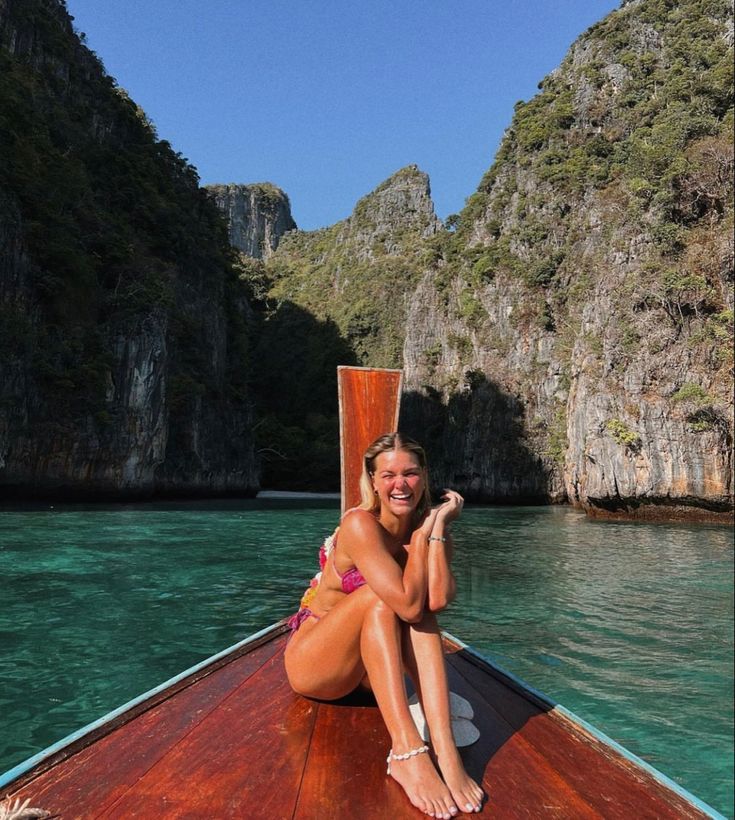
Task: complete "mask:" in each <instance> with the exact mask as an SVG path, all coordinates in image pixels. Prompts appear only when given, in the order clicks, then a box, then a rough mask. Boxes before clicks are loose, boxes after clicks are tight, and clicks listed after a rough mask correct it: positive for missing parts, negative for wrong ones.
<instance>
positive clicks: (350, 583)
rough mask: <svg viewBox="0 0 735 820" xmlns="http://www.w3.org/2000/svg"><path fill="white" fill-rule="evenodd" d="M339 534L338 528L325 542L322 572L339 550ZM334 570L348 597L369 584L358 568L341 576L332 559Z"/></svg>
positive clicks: (351, 569) (322, 548)
mask: <svg viewBox="0 0 735 820" xmlns="http://www.w3.org/2000/svg"><path fill="white" fill-rule="evenodd" d="M350 512H351V511H350ZM346 514H347V513H345V515H346ZM338 533H339V527H337V529H336V530H335V531H334V532H333V533H332V535H331V536H330V537H329V538H327V539H326V540H325V542H324V543H323V544H322V546H321V547H320V549H319V568H320V569H321V570H322V571H324V567H325V566H326V564H327V559H328V558H329V556H330V555H331V554H332V553H333V552H334V550H335V549H336V548H337V534H338ZM332 569H333V570H334V574H335V575H336V576H337V578H339V580H340V584H341V585H342V592H346V593H347V594H348V595H349V594H350V593H351V592H354V591H355V590H356V589H359V588H360V587H361V586H363V585H364V584H366V583H367V581H366V580H365V579H364V578H363V576H362V573H361V572H360V570H359V569H358V568H357V567H350V568H349V569H348V570H347V572H345V573H344V574H340V572H339V570H338V569H337V567H336V566H335V563H334V559H332Z"/></svg>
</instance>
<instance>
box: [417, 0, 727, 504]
mask: <svg viewBox="0 0 735 820" xmlns="http://www.w3.org/2000/svg"><path fill="white" fill-rule="evenodd" d="M541 88H542V91H541V93H540V94H539V95H538V96H537V97H536V98H534V99H533V100H531V101H530V102H529V103H525V104H519V105H518V106H517V110H516V116H515V118H514V120H513V123H512V125H511V127H510V129H509V131H508V133H507V135H506V138H505V140H504V142H503V145H502V146H501V149H500V151H499V154H498V158H497V160H496V162H495V164H494V166H493V167H492V168H491V170H490V171H489V172H488V174H487V175H486V177H485V179H484V180H483V182H482V184H481V186H480V189H479V190H478V192H477V193H476V194H475V195H473V196H472V197H471V198H470V199H469V200H468V203H467V207H466V208H465V210H464V211H463V212H462V214H461V215H460V217H459V220H458V226H457V230H456V233H455V234H454V235H453V236H452V237H450V238H448V239H447V240H446V241H445V243H444V246H443V249H442V251H441V255H440V258H439V262H438V264H437V266H436V267H435V268H434V269H430V270H429V271H427V273H426V274H425V275H424V277H423V279H422V282H421V286H420V287H419V289H418V290H417V291H416V294H415V295H414V296H413V298H412V299H411V302H410V306H409V313H408V316H409V318H408V334H407V339H406V346H405V363H406V383H407V386H408V387H409V389H413V390H415V391H417V393H419V394H420V395H421V396H423V401H422V402H419V406H420V405H422V404H423V405H426V404H427V403H428V405H429V408H428V411H427V410H426V409H425V410H424V411H423V412H424V415H423V416H419V418H421V419H425V418H426V413H427V412H428V414H429V416H428V417H429V418H431V417H432V414H433V416H434V417H436V418H438V419H440V420H441V422H440V423H438V424H437V427H436V429H437V431H438V439H437V440H436V441H435V443H434V450H435V453H436V454H437V455H438V457H439V460H440V463H441V464H442V465H444V466H443V472H442V478H444V480H446V481H447V482H448V483H453V484H456V485H459V486H463V487H464V488H465V489H466V490H467V491H469V493H470V494H471V495H472V496H474V497H477V498H492V499H500V498H503V497H506V498H514V497H516V496H517V495H527V494H528V493H534V492H536V493H539V494H541V495H544V494H548V495H549V496H550V497H551V498H563V497H565V496H566V497H567V498H569V499H570V500H571V501H572V502H574V503H577V504H580V505H582V506H583V507H585V508H586V509H588V510H589V511H590V512H594V513H596V514H607V513H617V512H625V513H633V514H638V515H647V514H650V515H653V516H656V515H663V516H667V517H668V516H672V515H673V516H677V515H685V516H692V515H694V516H699V517H703V518H707V517H710V516H715V517H716V516H717V515H718V514H719V513H723V514H725V515H728V514H731V510H732V498H733V457H732V452H733V451H732V435H733V395H732V321H733V319H732V304H733V294H732V265H733V243H732V224H733V213H732V173H733V162H732V108H731V88H732V27H731V9H730V8H729V6H728V4H723V3H716V2H711V3H706V2H689V3H681V4H677V5H676V6H675V7H670V6H669V5H667V4H662V3H657V2H646V0H642V1H641V2H636V3H628V4H626V5H625V6H624V7H623V8H622V9H621V10H619V11H617V12H615V13H613V14H612V15H610V16H609V17H608V18H606V19H605V20H604V21H602V22H601V23H599V24H598V25H596V26H594V27H593V28H592V29H591V30H590V31H589V32H587V33H586V34H585V35H584V36H583V37H581V38H580V39H579V40H578V41H577V43H575V44H574V46H573V47H572V49H571V51H570V53H569V55H568V56H567V58H566V59H565V60H564V62H563V64H562V65H561V66H560V68H559V69H558V70H557V71H555V72H554V73H553V74H552V75H551V76H550V77H548V78H546V80H544V82H543V83H542V84H541ZM692 89H695V90H694V91H693V90H692ZM419 426H420V425H419ZM510 449H515V450H516V451H517V452H516V454H515V455H513V454H512V453H511V452H509V450H510ZM519 453H520V458H521V461H520V462H519V461H518V458H519ZM519 463H520V464H521V465H522V466H521V469H518V467H517V465H518V464H519ZM502 464H505V465H506V466H507V469H506V470H505V471H504V472H503V473H501V474H499V473H498V467H499V465H502ZM523 465H525V467H524V466H523ZM728 511H729V512H728Z"/></svg>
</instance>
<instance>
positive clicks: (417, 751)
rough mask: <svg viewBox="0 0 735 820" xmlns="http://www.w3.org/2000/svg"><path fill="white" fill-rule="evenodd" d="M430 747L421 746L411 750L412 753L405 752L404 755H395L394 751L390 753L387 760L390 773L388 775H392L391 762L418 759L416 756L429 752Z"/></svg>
mask: <svg viewBox="0 0 735 820" xmlns="http://www.w3.org/2000/svg"><path fill="white" fill-rule="evenodd" d="M428 751H429V747H428V746H419V748H418V749H411V751H410V752H404V754H402V755H394V754H393V749H391V750H390V751H389V752H388V757H387V758H386V759H385V762H386V763H387V764H388V771H387V774H390V762H391V760H408V758H409V757H416V755H422V754H424V752H428Z"/></svg>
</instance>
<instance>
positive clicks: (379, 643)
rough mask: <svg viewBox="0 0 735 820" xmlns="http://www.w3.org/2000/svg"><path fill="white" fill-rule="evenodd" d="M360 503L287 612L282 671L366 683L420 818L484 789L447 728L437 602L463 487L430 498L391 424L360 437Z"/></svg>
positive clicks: (319, 682) (323, 683) (334, 688)
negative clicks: (415, 705)
mask: <svg viewBox="0 0 735 820" xmlns="http://www.w3.org/2000/svg"><path fill="white" fill-rule="evenodd" d="M360 491H361V496H362V500H361V504H360V507H359V508H356V509H354V510H350V511H348V512H347V513H345V515H344V517H343V519H342V522H341V525H340V527H339V528H338V530H337V532H335V534H334V536H333V537H332V539H327V541H326V542H325V545H324V547H323V548H322V552H321V553H320V564H321V568H322V572H321V573H320V575H318V576H317V578H316V579H315V581H313V582H312V588H311V589H310V590H308V591H307V594H306V595H305V596H304V598H303V599H302V606H301V609H300V610H299V612H298V613H297V615H295V616H294V618H293V619H292V627H293V629H294V632H293V634H292V638H291V640H290V641H289V644H288V647H287V649H286V672H287V674H288V679H289V682H290V683H291V686H292V687H293V689H294V690H295V691H296V692H298V693H300V694H302V695H305V696H307V697H313V698H319V699H322V700H334V699H336V698H340V697H343V696H344V695H347V694H348V693H349V692H351V691H353V690H354V689H355V688H357V687H358V686H360V685H364V686H369V687H370V689H372V691H373V693H374V695H375V699H376V701H377V703H378V707H379V709H380V712H381V715H382V716H383V720H384V721H385V725H386V727H387V729H388V732H389V734H390V738H391V744H392V748H391V751H390V752H389V754H388V773H389V774H390V775H391V776H392V777H393V778H394V779H395V780H396V781H397V782H398V783H399V784H400V785H401V786H402V787H403V789H404V791H405V792H406V794H407V795H408V798H409V800H410V801H411V803H413V805H414V806H416V807H417V808H419V809H421V810H422V811H423V812H424V813H425V814H428V815H429V816H430V817H442V818H450V817H452V816H454V815H456V814H457V812H458V811H459V810H462V811H466V812H472V811H479V810H480V806H481V802H482V790H481V789H480V787H479V786H478V785H477V784H476V783H475V782H474V780H472V779H471V778H470V777H469V775H468V774H467V772H466V771H465V769H464V766H463V765H462V761H461V759H460V756H459V752H458V751H457V747H456V745H455V743H454V739H453V737H452V730H451V723H450V711H449V690H448V686H447V675H446V669H445V666H444V655H443V651H442V642H441V635H440V631H439V627H438V626H437V622H436V616H435V614H434V613H435V612H438V611H440V610H442V609H444V607H445V606H446V605H447V604H448V603H449V602H450V601H451V600H452V599H453V598H454V593H455V581H454V576H453V575H452V571H451V569H450V560H451V557H452V540H451V536H450V535H449V532H448V526H449V524H450V523H451V522H452V521H453V520H454V519H455V518H457V516H458V515H459V514H460V512H461V511H462V505H463V503H464V502H463V499H462V497H461V496H460V495H459V494H458V493H456V492H454V491H452V490H447V491H446V493H445V495H444V496H443V500H444V503H443V504H441V505H440V506H439V507H438V508H435V509H431V505H430V497H429V489H428V473H427V468H426V457H425V455H424V452H423V450H422V449H421V447H420V446H419V445H418V444H417V443H416V442H415V441H412V440H411V439H409V438H407V437H405V436H402V435H400V434H399V433H390V434H388V435H385V436H381V437H380V438H379V439H377V440H376V441H375V442H373V444H371V445H370V447H368V449H367V452H366V453H365V458H364V460H363V474H362V476H361V479H360ZM404 671H407V672H408V673H409V674H410V676H411V678H412V680H413V682H414V685H415V687H416V691H417V693H418V695H419V698H420V700H421V704H422V707H423V710H424V715H425V716H426V721H427V724H428V727H429V731H430V734H431V742H432V745H433V747H434V755H435V758H436V763H437V766H438V771H437V768H435V766H434V764H433V762H432V759H431V758H430V757H429V755H428V754H426V752H427V751H428V749H429V747H428V746H426V745H425V744H424V743H423V741H422V739H421V737H420V736H419V733H418V730H417V729H416V725H415V724H414V721H413V719H412V717H411V713H410V711H409V707H408V701H407V697H406V688H405V683H404Z"/></svg>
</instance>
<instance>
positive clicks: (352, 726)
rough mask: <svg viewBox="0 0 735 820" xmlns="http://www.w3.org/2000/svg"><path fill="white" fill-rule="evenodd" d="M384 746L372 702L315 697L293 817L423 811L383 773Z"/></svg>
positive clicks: (354, 818)
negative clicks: (316, 706) (316, 702)
mask: <svg viewBox="0 0 735 820" xmlns="http://www.w3.org/2000/svg"><path fill="white" fill-rule="evenodd" d="M389 747H390V737H389V735H388V732H387V731H386V729H385V725H384V723H383V719H382V718H381V716H380V712H379V711H378V708H377V707H376V706H372V707H354V706H351V707H345V706H341V705H338V704H330V703H320V704H319V712H318V716H317V721H316V725H315V727H314V734H313V736H312V741H311V746H310V748H309V757H308V759H307V762H306V769H305V771H304V779H303V782H302V784H301V791H300V793H299V800H298V804H297V806H296V812H295V814H294V818H295V820H315V818H319V820H344V818H347V817H349V818H350V820H374V818H376V817H390V818H395V820H401V819H402V818H412V819H415V818H419V817H424V816H425V815H424V814H423V813H422V812H420V811H419V810H418V809H416V808H414V807H413V806H412V805H411V804H410V803H409V802H408V800H407V798H406V796H405V794H404V792H403V789H401V787H400V786H399V785H398V784H397V783H396V782H395V781H394V780H393V779H392V778H390V777H387V776H386V773H385V757H386V754H387V753H388V749H389Z"/></svg>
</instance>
